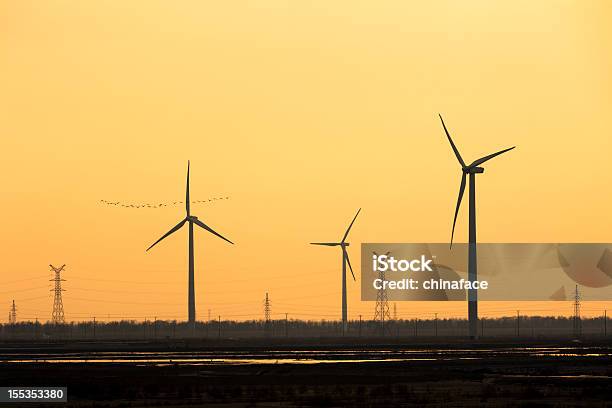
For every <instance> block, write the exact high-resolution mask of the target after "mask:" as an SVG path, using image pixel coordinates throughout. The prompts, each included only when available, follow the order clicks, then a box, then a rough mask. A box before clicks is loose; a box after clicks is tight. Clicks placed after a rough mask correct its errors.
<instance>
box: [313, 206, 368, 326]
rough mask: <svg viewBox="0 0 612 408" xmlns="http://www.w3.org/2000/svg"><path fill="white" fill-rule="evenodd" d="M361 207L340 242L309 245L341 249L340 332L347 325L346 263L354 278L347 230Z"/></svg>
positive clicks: (348, 229) (349, 227) (349, 228)
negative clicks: (347, 248)
mask: <svg viewBox="0 0 612 408" xmlns="http://www.w3.org/2000/svg"><path fill="white" fill-rule="evenodd" d="M360 211H361V208H360V209H359V210H357V214H355V217H354V218H353V221H351V224H350V225H349V226H348V228H347V229H346V232H345V233H344V236H343V237H342V240H341V241H340V242H311V243H310V244H311V245H324V246H339V247H340V248H341V249H342V334H344V333H345V332H346V325H347V308H346V265H347V264H348V266H349V269H350V270H351V275H353V280H356V279H355V274H354V273H353V267H352V266H351V261H350V259H349V255H348V251H347V250H346V247H348V246H349V245H350V243H348V242H346V238H347V237H348V234H349V231H350V230H351V227H352V226H353V223H354V222H355V220H356V219H357V216H358V215H359V212H360Z"/></svg>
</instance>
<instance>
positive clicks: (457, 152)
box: [438, 113, 465, 167]
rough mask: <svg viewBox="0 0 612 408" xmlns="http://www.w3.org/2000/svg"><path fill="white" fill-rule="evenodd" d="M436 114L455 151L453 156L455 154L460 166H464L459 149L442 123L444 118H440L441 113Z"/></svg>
mask: <svg viewBox="0 0 612 408" xmlns="http://www.w3.org/2000/svg"><path fill="white" fill-rule="evenodd" d="M438 116H440V121H441V122H442V127H443V128H444V132H445V133H446V137H447V138H448V141H449V142H450V144H451V147H452V148H453V152H455V156H457V160H459V163H460V164H461V167H465V162H464V161H463V159H462V158H461V155H460V154H459V150H457V146H455V143H454V142H453V139H451V135H450V133H448V129H446V125H445V124H444V119H442V115H440V114H439V113H438Z"/></svg>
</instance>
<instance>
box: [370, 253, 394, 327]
mask: <svg viewBox="0 0 612 408" xmlns="http://www.w3.org/2000/svg"><path fill="white" fill-rule="evenodd" d="M373 253H374V255H376V256H378V254H377V253H376V252H373ZM389 254H390V252H387V253H386V254H385V255H387V256H389ZM378 279H381V280H382V281H384V280H385V272H384V271H378ZM383 288H384V286H382V287H381V289H378V292H376V308H375V309H374V320H378V321H380V331H381V334H382V335H384V334H385V320H391V313H390V312H389V299H388V297H387V290H386V289H383Z"/></svg>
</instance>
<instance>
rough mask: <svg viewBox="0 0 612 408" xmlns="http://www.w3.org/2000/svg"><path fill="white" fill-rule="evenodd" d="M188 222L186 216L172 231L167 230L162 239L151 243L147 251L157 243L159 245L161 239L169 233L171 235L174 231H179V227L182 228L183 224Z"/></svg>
mask: <svg viewBox="0 0 612 408" xmlns="http://www.w3.org/2000/svg"><path fill="white" fill-rule="evenodd" d="M186 222H187V218H185V219H184V220H183V221H181V222H179V223H178V224H176V225H175V226H174V227H172V229H171V230H170V231H168V232H166V233H165V234H164V235H162V237H161V238H160V239H158V240H157V241H155V242H154V243H153V245H151V246H150V247H148V248H147V251H148V250H149V249H151V248H153V247H154V246H155V245H157V243H158V242H159V241H161V240H162V239H164V238H166V237H167V236H168V235H170V234H172V233H174V232H176V231H178V230H179V229H180V228H181V227H182V226H183V224H185V223H186Z"/></svg>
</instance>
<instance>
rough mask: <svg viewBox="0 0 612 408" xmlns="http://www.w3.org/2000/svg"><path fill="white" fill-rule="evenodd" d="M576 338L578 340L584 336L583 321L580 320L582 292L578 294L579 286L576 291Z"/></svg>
mask: <svg viewBox="0 0 612 408" xmlns="http://www.w3.org/2000/svg"><path fill="white" fill-rule="evenodd" d="M573 323H574V327H573V329H574V330H573V332H574V337H575V338H578V337H580V336H581V335H582V321H581V320H580V292H578V285H576V291H575V292H574V321H573Z"/></svg>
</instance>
